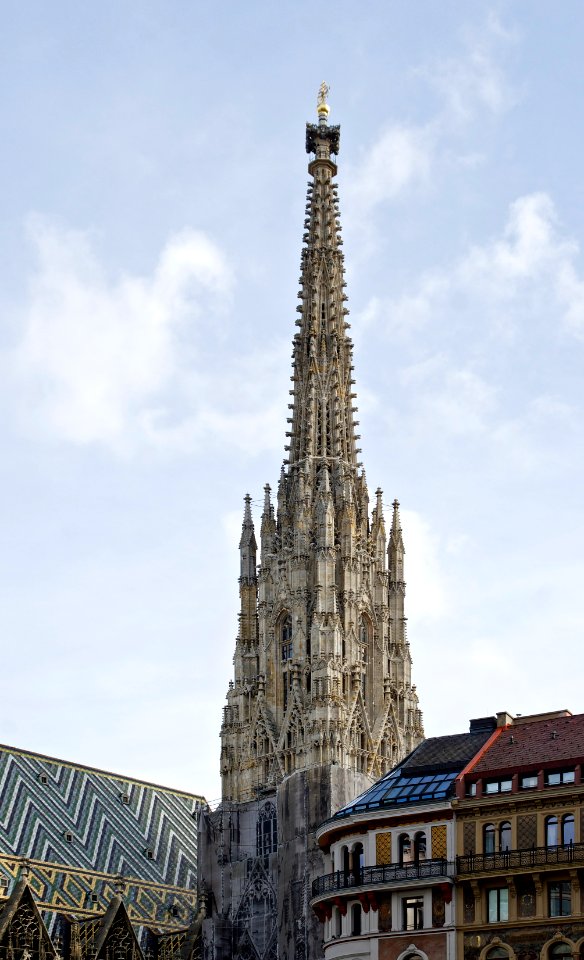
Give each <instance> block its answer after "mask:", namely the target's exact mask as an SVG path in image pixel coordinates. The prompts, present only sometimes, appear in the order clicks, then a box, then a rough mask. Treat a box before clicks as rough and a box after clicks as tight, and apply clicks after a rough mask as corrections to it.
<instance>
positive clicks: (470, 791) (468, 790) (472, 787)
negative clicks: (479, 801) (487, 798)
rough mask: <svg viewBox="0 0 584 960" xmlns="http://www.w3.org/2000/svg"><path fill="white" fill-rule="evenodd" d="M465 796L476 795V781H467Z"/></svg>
mask: <svg viewBox="0 0 584 960" xmlns="http://www.w3.org/2000/svg"><path fill="white" fill-rule="evenodd" d="M466 795H467V797H476V795H477V785H476V783H469V784H468V786H467V788H466Z"/></svg>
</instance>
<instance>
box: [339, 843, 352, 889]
mask: <svg viewBox="0 0 584 960" xmlns="http://www.w3.org/2000/svg"><path fill="white" fill-rule="evenodd" d="M341 869H342V871H343V873H344V875H345V883H346V882H347V879H348V876H349V873H350V872H351V868H350V863H349V848H348V847H341Z"/></svg>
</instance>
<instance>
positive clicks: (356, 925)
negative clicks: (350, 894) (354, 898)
mask: <svg viewBox="0 0 584 960" xmlns="http://www.w3.org/2000/svg"><path fill="white" fill-rule="evenodd" d="M351 935H352V936H353V937H358V936H360V935H361V904H360V903H354V904H353V906H352V907H351Z"/></svg>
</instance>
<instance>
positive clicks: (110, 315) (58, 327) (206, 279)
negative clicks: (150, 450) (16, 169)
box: [13, 217, 231, 446]
mask: <svg viewBox="0 0 584 960" xmlns="http://www.w3.org/2000/svg"><path fill="white" fill-rule="evenodd" d="M29 230H30V236H31V238H32V241H33V243H34V246H35V248H36V252H37V256H38V268H37V271H36V273H35V275H34V277H33V278H32V281H31V283H30V296H29V301H28V305H27V306H26V308H25V311H24V316H23V336H22V341H21V343H20V345H19V346H18V348H17V350H16V353H15V355H14V357H13V360H14V364H15V368H16V372H17V375H18V377H19V379H20V382H21V385H22V386H24V387H25V388H26V389H27V390H28V392H29V397H30V396H31V395H32V397H33V406H34V414H35V416H38V415H40V417H41V418H42V420H43V421H44V422H45V424H46V425H47V427H48V429H49V430H50V431H51V432H52V433H54V434H55V435H56V436H58V437H61V438H64V439H66V440H70V441H73V442H77V443H91V442H101V443H106V444H109V445H112V446H120V445H126V444H127V443H128V440H129V434H130V433H131V431H132V428H133V427H135V426H136V423H137V421H138V419H139V416H140V414H141V413H142V412H143V411H144V409H149V408H150V407H151V406H152V405H155V404H156V402H157V398H160V396H161V395H162V394H163V393H164V391H165V390H166V389H167V388H168V386H169V384H170V382H171V380H172V378H173V377H174V375H175V373H176V370H177V367H178V366H179V365H180V363H181V343H180V338H181V328H182V327H183V325H184V323H185V321H186V319H187V318H188V319H189V322H191V323H192V322H193V320H194V321H197V320H199V318H200V315H201V307H202V305H203V303H205V304H206V305H211V308H215V310H216V309H217V307H218V306H220V305H221V304H222V303H224V301H225V298H226V296H227V295H228V293H229V289H230V285H231V277H230V272H229V269H228V267H227V265H226V263H225V260H224V258H223V256H222V255H221V253H220V251H219V250H218V249H217V247H215V245H214V244H213V243H212V242H211V241H210V240H209V239H208V238H207V237H206V236H204V235H203V234H201V233H197V232H195V231H190V230H185V231H184V232H183V233H181V234H179V235H177V236H175V237H173V238H171V239H170V240H169V242H168V243H167V244H166V246H165V248H164V249H163V250H162V252H161V254H160V257H159V259H158V263H157V264H156V266H155V268H154V271H153V273H152V275H151V276H149V277H140V276H130V275H127V274H126V275H122V276H121V277H119V278H117V279H115V280H111V279H110V278H108V277H107V275H106V273H105V271H104V269H103V267H102V266H101V264H100V263H99V261H98V259H97V257H96V255H95V254H94V252H93V250H92V248H91V244H90V240H89V237H88V236H87V234H83V233H80V232H77V231H72V230H65V229H62V228H58V227H55V226H54V225H52V224H50V223H49V222H48V221H46V220H42V219H40V218H38V217H35V218H34V219H32V220H31V222H30V227H29Z"/></svg>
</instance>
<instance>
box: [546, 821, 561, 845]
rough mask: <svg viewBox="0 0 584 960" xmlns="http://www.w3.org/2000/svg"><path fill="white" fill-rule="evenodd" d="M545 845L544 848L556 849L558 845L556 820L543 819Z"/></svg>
mask: <svg viewBox="0 0 584 960" xmlns="http://www.w3.org/2000/svg"><path fill="white" fill-rule="evenodd" d="M545 845H546V847H557V845H558V818H557V817H546V818H545Z"/></svg>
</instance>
